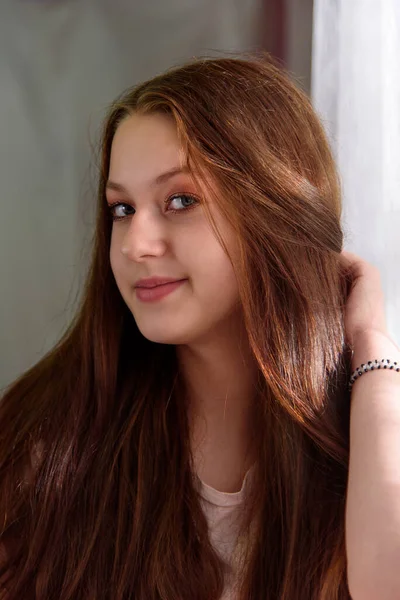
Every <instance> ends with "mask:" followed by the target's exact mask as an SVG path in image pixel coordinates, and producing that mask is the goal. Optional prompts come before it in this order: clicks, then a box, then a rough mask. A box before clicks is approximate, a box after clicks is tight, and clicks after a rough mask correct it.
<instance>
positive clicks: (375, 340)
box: [351, 329, 400, 371]
mask: <svg viewBox="0 0 400 600" xmlns="http://www.w3.org/2000/svg"><path fill="white" fill-rule="evenodd" d="M352 348H353V351H354V354H353V357H352V359H351V368H352V370H353V371H354V369H356V368H357V367H359V366H360V365H361V364H363V363H364V364H365V363H367V362H368V361H369V360H375V359H378V360H382V358H385V359H386V358H389V359H391V360H395V361H400V348H399V347H398V346H397V344H395V342H394V341H393V340H392V338H391V337H390V336H389V335H388V334H387V333H385V332H383V331H379V330H377V329H368V330H364V331H360V332H358V333H356V334H355V335H354V338H353V344H352Z"/></svg>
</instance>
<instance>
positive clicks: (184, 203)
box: [108, 194, 199, 221]
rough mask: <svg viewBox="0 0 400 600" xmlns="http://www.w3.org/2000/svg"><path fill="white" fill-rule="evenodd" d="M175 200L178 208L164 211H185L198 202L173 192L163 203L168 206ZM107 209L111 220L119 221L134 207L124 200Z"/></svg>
mask: <svg viewBox="0 0 400 600" xmlns="http://www.w3.org/2000/svg"><path fill="white" fill-rule="evenodd" d="M175 201H177V202H178V206H179V205H180V208H170V209H168V210H167V211H166V212H172V213H180V212H187V211H188V210H192V209H193V208H196V206H198V204H199V200H197V199H196V198H195V197H194V196H191V195H189V194H174V195H173V196H170V197H169V198H167V199H166V200H165V202H164V204H165V205H166V206H167V207H169V206H170V205H171V204H172V202H175ZM108 209H109V211H110V215H111V217H112V220H113V221H121V220H123V219H126V218H127V217H130V216H132V215H133V214H135V209H134V208H133V206H131V205H130V204H127V203H125V202H115V203H114V204H110V205H109V206H108Z"/></svg>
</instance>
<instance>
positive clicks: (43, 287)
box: [0, 0, 262, 388]
mask: <svg viewBox="0 0 400 600" xmlns="http://www.w3.org/2000/svg"><path fill="white" fill-rule="evenodd" d="M261 1H262V0H240V1H239V0H169V1H168V2H166V1H165V0H152V1H151V2H144V1H142V2H139V1H136V2H132V0H113V1H112V2H110V0H86V1H79V0H56V1H54V0H53V1H50V0H47V1H40V0H2V2H1V3H0V82H1V86H0V182H1V199H2V201H1V209H2V210H1V219H0V281H1V293H0V388H1V387H4V386H6V385H7V384H8V383H10V382H11V381H12V380H13V379H14V378H15V377H17V376H18V375H19V374H21V373H22V372H23V371H24V370H26V369H27V368H28V367H30V366H31V365H33V364H34V363H36V362H37V361H38V360H39V359H40V357H41V356H42V355H43V354H44V352H45V351H46V350H47V349H49V348H50V347H51V346H52V345H53V344H54V342H55V341H56V340H57V339H58V338H59V336H60V334H61V332H62V331H63V329H64V328H65V326H66V324H67V323H68V322H69V320H70V318H71V315H72V312H73V309H74V299H75V297H76V295H77V294H79V290H80V282H81V280H82V276H83V274H84V271H85V266H86V262H87V248H88V245H89V242H90V236H91V226H92V215H93V210H92V209H93V204H94V201H93V199H94V195H95V186H94V183H93V181H94V180H95V171H96V169H95V163H94V161H93V154H92V147H91V146H92V145H93V144H94V143H95V141H96V139H97V132H98V127H99V123H100V121H101V119H102V117H103V114H104V109H105V106H106V105H107V103H109V102H110V101H111V100H112V99H113V98H114V97H115V96H116V95H117V94H119V93H120V92H121V91H122V90H123V89H124V88H126V87H128V86H131V85H133V84H134V83H136V82H137V81H139V80H142V79H144V78H147V77H150V76H152V75H155V74H156V73H158V72H160V71H162V70H164V69H165V68H167V67H169V66H171V65H173V64H175V63H177V62H182V61H184V60H186V59H188V58H191V57H192V56H195V55H200V54H215V53H222V51H226V52H233V51H236V52H238V51H242V50H252V49H255V47H256V44H255V37H256V36H255V32H256V31H257V26H258V20H259V11H260V4H259V3H260V2H261Z"/></svg>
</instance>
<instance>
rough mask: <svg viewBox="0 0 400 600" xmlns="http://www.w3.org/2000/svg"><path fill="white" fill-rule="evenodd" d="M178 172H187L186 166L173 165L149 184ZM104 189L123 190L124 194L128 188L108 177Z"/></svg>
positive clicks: (158, 182) (165, 179) (163, 180)
mask: <svg viewBox="0 0 400 600" xmlns="http://www.w3.org/2000/svg"><path fill="white" fill-rule="evenodd" d="M179 173H189V169H188V167H174V168H173V169H169V171H165V172H164V173H161V174H160V175H158V176H157V177H156V178H155V179H154V180H153V181H152V183H151V185H160V184H161V183H165V182H166V181H167V180H168V179H171V177H174V175H178V174H179ZM106 190H115V191H116V192H123V193H124V194H127V193H128V190H127V189H126V188H125V187H124V186H123V185H121V184H120V183H117V182H116V181H111V180H110V179H109V180H108V181H107V183H106Z"/></svg>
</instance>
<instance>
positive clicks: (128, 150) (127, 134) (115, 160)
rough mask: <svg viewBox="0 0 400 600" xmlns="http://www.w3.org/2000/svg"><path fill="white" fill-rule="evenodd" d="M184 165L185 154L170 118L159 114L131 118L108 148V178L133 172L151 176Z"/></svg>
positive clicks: (124, 122) (131, 116) (123, 122)
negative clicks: (109, 149)
mask: <svg viewBox="0 0 400 600" xmlns="http://www.w3.org/2000/svg"><path fill="white" fill-rule="evenodd" d="M185 164H186V157H185V153H184V151H183V148H182V147H181V144H180V142H179V138H178V133H177V130H176V125H175V122H174V120H173V118H172V117H170V116H168V115H164V114H160V113H155V114H150V115H141V114H133V115H130V116H129V117H127V118H125V119H124V120H123V121H122V122H121V123H120V125H119V126H118V128H117V130H116V132H115V135H114V138H113V142H112V146H111V156H110V177H111V173H113V174H114V175H115V176H117V175H118V176H126V175H127V174H129V173H130V172H132V171H133V170H134V171H135V172H141V173H143V174H145V173H147V174H148V175H150V176H151V175H153V174H157V173H159V172H160V170H163V169H169V168H173V167H177V166H181V167H183V166H184V165H185ZM113 178H114V177H113Z"/></svg>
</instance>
